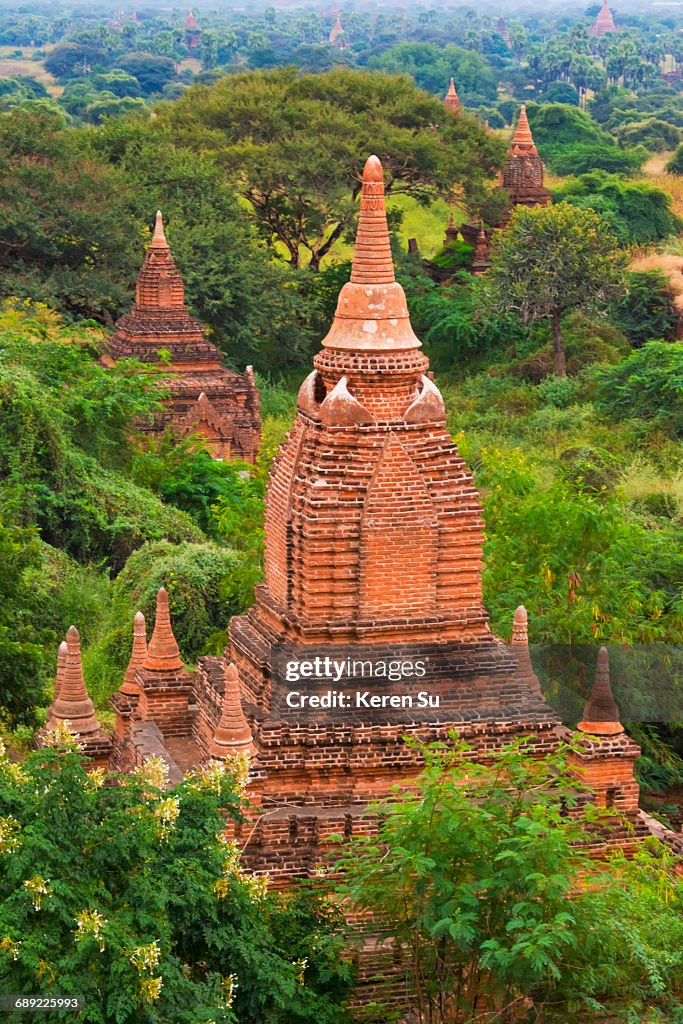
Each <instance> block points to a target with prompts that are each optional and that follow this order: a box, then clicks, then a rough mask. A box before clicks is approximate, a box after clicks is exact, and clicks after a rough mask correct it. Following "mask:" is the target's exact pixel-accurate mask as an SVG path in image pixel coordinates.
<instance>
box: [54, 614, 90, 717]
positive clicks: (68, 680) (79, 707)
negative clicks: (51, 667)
mask: <svg viewBox="0 0 683 1024" xmlns="http://www.w3.org/2000/svg"><path fill="white" fill-rule="evenodd" d="M51 711H52V721H53V722H54V721H55V720H57V721H61V722H69V723H70V724H71V728H72V729H73V731H74V732H75V733H77V734H78V735H79V736H88V735H89V734H90V733H94V732H99V731H100V723H99V722H98V720H97V717H96V715H95V706H94V704H93V702H92V701H91V699H90V697H89V696H88V691H87V689H86V686H85V679H84V678H83V664H82V662H81V638H80V636H79V633H78V630H77V629H76V627H75V626H69V629H68V630H67V633H66V651H65V652H64V668H63V672H62V679H61V685H60V687H59V694H58V696H57V697H56V699H55V701H54V703H53V705H52V708H51Z"/></svg>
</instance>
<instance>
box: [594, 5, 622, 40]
mask: <svg viewBox="0 0 683 1024" xmlns="http://www.w3.org/2000/svg"><path fill="white" fill-rule="evenodd" d="M618 31H619V29H618V28H617V26H616V25H615V23H614V18H613V17H612V12H611V11H610V9H609V4H608V3H607V0H602V7H601V8H600V10H599V12H598V15H597V17H596V19H595V21H594V22H593V24H592V25H591V27H590V28H589V29H588V35H589V36H605V35H607V33H608V32H618Z"/></svg>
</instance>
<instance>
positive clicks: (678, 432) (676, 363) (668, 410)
mask: <svg viewBox="0 0 683 1024" xmlns="http://www.w3.org/2000/svg"><path fill="white" fill-rule="evenodd" d="M598 403H599V406H600V408H601V409H603V410H604V412H605V413H606V414H607V415H608V416H610V417H612V418H613V419H624V418H634V417H638V418H641V419H644V420H654V421H655V422H656V423H657V425H658V426H659V427H660V428H661V429H662V430H664V431H665V432H667V433H671V434H673V435H674V436H677V437H683V345H678V344H667V343H666V342H663V341H650V342H648V343H647V344H645V345H643V347H642V348H640V349H638V351H637V352H634V353H633V355H631V356H630V357H629V358H628V359H626V360H625V361H624V362H623V363H620V364H619V365H618V366H613V367H610V368H609V369H606V370H603V371H602V372H601V374H600V376H599V398H598Z"/></svg>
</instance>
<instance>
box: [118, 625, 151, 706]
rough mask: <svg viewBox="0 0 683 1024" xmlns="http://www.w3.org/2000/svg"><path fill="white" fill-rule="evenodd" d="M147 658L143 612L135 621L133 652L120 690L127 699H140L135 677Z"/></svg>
mask: <svg viewBox="0 0 683 1024" xmlns="http://www.w3.org/2000/svg"><path fill="white" fill-rule="evenodd" d="M146 656H147V630H146V627H145V616H144V615H143V614H142V612H137V613H136V615H135V619H134V620H133V650H132V652H131V656H130V661H129V662H128V668H127V669H126V671H125V673H124V676H123V685H122V686H121V690H120V693H122V694H124V695H125V696H126V697H138V696H139V695H140V687H139V686H138V683H137V681H136V679H135V675H136V673H137V671H138V669H139V668H141V667H142V665H143V663H144V660H145V658H146Z"/></svg>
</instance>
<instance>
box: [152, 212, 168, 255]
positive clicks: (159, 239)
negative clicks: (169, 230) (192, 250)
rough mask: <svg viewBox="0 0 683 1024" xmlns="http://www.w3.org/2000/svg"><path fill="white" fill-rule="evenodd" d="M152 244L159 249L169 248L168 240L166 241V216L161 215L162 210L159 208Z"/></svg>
mask: <svg viewBox="0 0 683 1024" xmlns="http://www.w3.org/2000/svg"><path fill="white" fill-rule="evenodd" d="M151 244H152V245H153V246H154V247H155V248H157V249H160V248H163V249H168V242H167V241H166V235H165V234H164V218H163V217H162V215H161V210H157V215H156V220H155V221H154V234H153V235H152V242H151Z"/></svg>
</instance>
